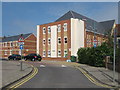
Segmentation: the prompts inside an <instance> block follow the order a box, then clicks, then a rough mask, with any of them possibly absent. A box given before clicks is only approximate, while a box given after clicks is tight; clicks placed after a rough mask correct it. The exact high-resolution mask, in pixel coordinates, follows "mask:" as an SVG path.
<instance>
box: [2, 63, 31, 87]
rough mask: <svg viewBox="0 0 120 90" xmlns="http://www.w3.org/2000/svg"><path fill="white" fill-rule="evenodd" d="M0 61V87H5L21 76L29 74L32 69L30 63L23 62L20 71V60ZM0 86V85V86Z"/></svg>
mask: <svg viewBox="0 0 120 90" xmlns="http://www.w3.org/2000/svg"><path fill="white" fill-rule="evenodd" d="M0 62H2V69H0V72H2V74H1V75H2V87H5V86H7V85H9V84H11V83H13V82H15V81H17V80H19V79H21V78H23V77H25V76H26V75H28V74H30V73H31V72H32V70H33V68H32V67H31V65H29V64H26V63H24V62H23V65H22V66H23V67H22V71H21V68H20V61H0ZM0 88H1V87H0Z"/></svg>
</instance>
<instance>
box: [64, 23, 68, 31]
mask: <svg viewBox="0 0 120 90" xmlns="http://www.w3.org/2000/svg"><path fill="white" fill-rule="evenodd" d="M63 28H64V31H67V23H64V25H63Z"/></svg>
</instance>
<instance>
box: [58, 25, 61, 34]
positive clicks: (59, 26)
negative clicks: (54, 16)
mask: <svg viewBox="0 0 120 90" xmlns="http://www.w3.org/2000/svg"><path fill="white" fill-rule="evenodd" d="M58 32H61V24H58Z"/></svg>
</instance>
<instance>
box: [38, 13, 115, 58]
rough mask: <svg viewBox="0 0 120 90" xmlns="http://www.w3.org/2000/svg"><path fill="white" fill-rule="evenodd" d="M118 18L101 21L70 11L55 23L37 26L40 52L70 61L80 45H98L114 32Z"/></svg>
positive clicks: (81, 46)
mask: <svg viewBox="0 0 120 90" xmlns="http://www.w3.org/2000/svg"><path fill="white" fill-rule="evenodd" d="M114 28H115V20H109V21H103V22H97V21H95V20H93V19H90V18H88V17H86V16H83V15H81V14H79V13H76V12H74V11H69V12H67V13H66V14H64V15H63V16H61V17H60V18H58V19H57V20H56V21H54V22H52V23H47V24H42V25H37V53H39V54H40V55H41V56H42V57H43V60H67V59H70V56H72V55H74V56H77V51H78V49H79V48H83V47H93V46H94V47H96V46H98V45H101V44H102V42H104V41H106V40H107V36H106V35H107V33H108V32H111V34H112V32H113V30H114Z"/></svg>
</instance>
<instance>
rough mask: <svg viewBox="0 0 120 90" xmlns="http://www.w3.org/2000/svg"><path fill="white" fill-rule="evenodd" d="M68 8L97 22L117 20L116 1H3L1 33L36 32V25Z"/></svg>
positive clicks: (52, 20) (51, 18) (64, 11)
mask: <svg viewBox="0 0 120 90" xmlns="http://www.w3.org/2000/svg"><path fill="white" fill-rule="evenodd" d="M69 10H73V11H75V12H77V13H79V14H82V15H84V16H87V17H89V18H92V19H94V20H96V21H98V22H99V21H106V20H112V19H115V20H116V22H118V3H117V2H34V3H33V2H16V3H15V2H3V3H2V31H3V32H2V35H3V36H4V35H5V36H9V35H10V36H12V35H18V34H21V33H23V34H24V33H31V32H32V33H35V34H36V25H40V24H45V23H50V22H54V21H55V20H56V19H58V18H59V17H60V16H62V15H63V14H65V13H66V12H68V11H69Z"/></svg>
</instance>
